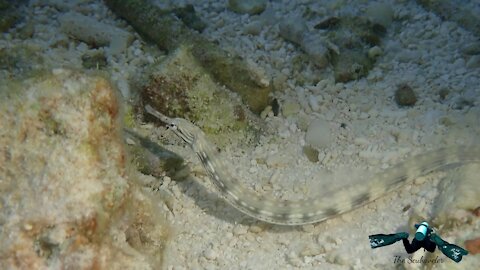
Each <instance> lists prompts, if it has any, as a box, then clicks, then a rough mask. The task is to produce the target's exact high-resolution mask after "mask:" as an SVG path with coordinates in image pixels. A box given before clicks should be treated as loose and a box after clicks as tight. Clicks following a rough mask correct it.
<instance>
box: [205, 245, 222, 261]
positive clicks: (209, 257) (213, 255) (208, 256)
mask: <svg viewBox="0 0 480 270" xmlns="http://www.w3.org/2000/svg"><path fill="white" fill-rule="evenodd" d="M203 256H204V257H205V258H206V259H207V260H215V259H216V258H217V256H218V255H217V253H216V252H215V251H214V250H213V249H212V248H209V249H207V250H205V251H204V252H203Z"/></svg>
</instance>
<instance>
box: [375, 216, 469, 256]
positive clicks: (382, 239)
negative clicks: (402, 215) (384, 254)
mask: <svg viewBox="0 0 480 270" xmlns="http://www.w3.org/2000/svg"><path fill="white" fill-rule="evenodd" d="M415 228H416V229H417V231H416V232H415V237H414V238H413V240H412V242H411V243H410V242H409V241H408V233H406V232H400V233H394V234H374V235H370V236H368V238H369V239H370V247H371V248H372V249H373V248H378V247H384V246H388V245H391V244H393V243H396V242H397V241H400V240H402V241H403V246H404V247H405V251H406V252H407V253H408V254H411V253H414V252H415V251H417V250H419V249H420V248H424V249H426V250H427V251H429V252H434V251H435V248H436V247H438V249H439V250H440V251H441V252H442V253H443V254H444V255H445V256H447V257H448V258H450V259H452V260H453V261H455V262H457V263H458V262H460V261H461V260H462V256H464V255H467V254H468V251H466V250H465V249H463V248H461V247H459V246H457V245H454V244H450V243H448V242H447V241H445V240H443V239H442V238H440V236H439V235H438V234H436V232H435V231H434V230H433V229H432V228H430V226H429V225H428V223H427V222H425V221H424V222H422V223H420V224H415Z"/></svg>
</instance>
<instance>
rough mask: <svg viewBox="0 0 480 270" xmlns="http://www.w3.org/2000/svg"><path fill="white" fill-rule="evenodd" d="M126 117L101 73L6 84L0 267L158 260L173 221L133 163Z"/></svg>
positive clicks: (0, 135)
mask: <svg viewBox="0 0 480 270" xmlns="http://www.w3.org/2000/svg"><path fill="white" fill-rule="evenodd" d="M119 113H120V107H119V104H118V102H117V98H116V94H115V91H114V89H113V88H112V87H111V85H110V84H109V82H108V81H107V80H105V79H104V78H102V77H97V76H88V75H86V74H82V73H77V72H72V71H67V70H55V71H53V73H47V74H44V75H43V76H37V77H35V78H30V79H26V80H24V81H22V82H4V83H2V84H1V85H0V126H1V127H2V128H1V129H0V265H1V266H2V269H139V268H140V269H158V267H160V266H161V263H162V251H163V248H164V247H165V244H166V241H167V239H168V235H169V234H168V232H169V230H168V226H167V223H166V221H165V220H164V218H162V217H164V215H162V209H159V207H158V206H157V205H158V198H157V201H156V202H154V201H153V200H152V198H151V197H150V196H149V194H145V193H143V192H142V189H141V188H140V187H139V186H138V185H137V184H136V181H135V175H134V174H133V173H134V172H133V171H131V170H130V169H129V167H130V165H129V160H128V159H127V155H126V152H125V149H124V145H123V138H122V136H121V125H120V124H119V121H118V115H119ZM135 235H140V236H141V239H142V242H140V243H138V242H136V241H134V237H135Z"/></svg>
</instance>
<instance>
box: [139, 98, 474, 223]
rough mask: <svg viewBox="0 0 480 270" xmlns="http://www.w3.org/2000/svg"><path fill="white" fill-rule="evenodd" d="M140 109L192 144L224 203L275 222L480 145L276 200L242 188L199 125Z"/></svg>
mask: <svg viewBox="0 0 480 270" xmlns="http://www.w3.org/2000/svg"><path fill="white" fill-rule="evenodd" d="M145 109H146V111H147V112H148V113H150V114H152V115H153V116H155V117H157V118H158V119H160V120H161V121H162V122H165V123H168V127H169V128H170V129H171V130H172V131H173V132H174V133H175V134H176V135H177V136H178V137H180V138H181V139H182V140H183V141H185V143H187V144H188V145H189V146H190V147H191V148H192V150H193V151H194V152H195V153H196V154H197V156H198V158H199V159H200V161H201V163H202V165H203V167H204V168H205V170H206V171H207V174H208V176H209V178H210V179H211V181H212V183H213V184H214V186H215V187H216V188H217V190H218V192H220V193H221V195H222V197H223V198H224V199H225V200H226V201H227V202H228V203H230V204H231V205H232V206H233V207H235V208H237V209H238V210H240V211H241V212H243V213H245V214H247V215H249V216H251V217H253V218H256V219H259V220H262V221H265V222H268V223H274V224H280V225H302V224H309V223H316V222H321V221H324V220H327V219H329V218H331V217H334V216H337V215H341V214H343V213H345V212H348V211H351V210H353V209H356V208H358V207H360V206H363V205H365V204H367V203H370V202H372V201H374V200H375V199H378V198H379V197H382V196H383V195H385V194H387V193H389V192H391V191H393V190H395V189H397V188H398V187H400V186H402V185H405V184H406V183H409V182H411V181H412V180H413V179H415V178H417V177H419V176H422V175H424V174H426V173H428V172H431V171H433V170H436V169H439V168H441V167H444V166H447V165H451V164H459V163H468V162H478V161H480V145H473V146H452V147H446V148H441V149H438V150H434V151H429V152H426V153H424V154H420V155H417V156H413V157H410V158H408V159H407V160H406V161H403V162H400V163H398V164H396V165H394V166H391V167H389V168H387V169H385V170H383V171H381V172H380V173H378V174H376V175H374V176H373V177H372V179H370V180H369V181H368V182H367V183H366V184H362V185H358V186H353V187H348V188H344V189H342V190H338V191H336V192H332V193H330V194H327V195H324V194H322V196H321V197H320V196H319V198H315V197H314V198H312V199H308V200H301V201H285V200H276V199H274V198H270V197H267V196H260V195H258V194H256V193H254V192H253V191H250V190H248V189H247V188H245V187H244V186H242V185H241V184H240V181H238V180H237V179H235V178H234V177H233V176H232V175H230V173H229V172H228V170H227V169H226V166H225V165H224V164H223V161H222V160H221V159H220V157H219V155H218V154H217V153H216V151H215V150H214V149H215V148H214V147H213V146H212V144H210V143H209V142H208V141H207V140H206V138H205V135H204V133H203V132H202V130H200V128H198V127H197V126H195V125H193V124H192V123H190V122H188V121H187V120H185V119H182V118H169V117H167V116H165V115H163V114H161V113H160V112H158V111H156V110H155V109H153V108H152V107H151V106H149V105H147V106H145Z"/></svg>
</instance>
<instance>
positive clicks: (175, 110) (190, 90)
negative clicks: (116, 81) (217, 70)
mask: <svg viewBox="0 0 480 270" xmlns="http://www.w3.org/2000/svg"><path fill="white" fill-rule="evenodd" d="M141 98H142V102H141V103H142V104H141V107H140V111H143V106H144V105H146V104H150V105H151V106H153V107H154V108H156V109H157V110H159V111H160V112H162V113H163V114H165V115H168V116H170V117H181V118H186V119H188V120H190V121H192V122H194V123H195V124H196V125H198V126H199V127H201V128H202V129H203V130H204V131H205V132H206V133H208V134H210V135H213V136H215V135H218V136H216V137H217V138H216V139H217V142H219V143H220V144H224V143H226V142H233V141H241V140H242V139H245V138H246V139H252V138H253V137H255V136H256V133H257V132H256V131H255V127H254V126H253V125H252V124H251V123H250V122H251V121H257V117H255V116H254V115H253V114H252V113H250V112H249V110H248V109H247V108H246V107H245V106H243V105H242V102H241V100H240V98H239V97H238V96H236V95H234V94H232V93H229V92H228V91H226V90H225V89H224V88H222V87H220V86H218V85H217V84H216V83H215V82H214V81H213V80H212V79H211V77H210V75H209V74H208V73H206V72H205V70H204V69H203V67H201V66H200V65H199V64H198V62H197V61H196V59H195V58H194V57H193V56H192V54H191V52H190V50H189V49H188V48H186V47H180V48H179V49H178V50H177V51H175V52H174V53H173V54H171V55H170V56H169V57H168V58H167V59H166V60H165V61H164V62H162V63H160V64H159V66H158V67H155V68H152V73H151V75H150V76H149V79H148V82H147V83H146V85H145V86H144V87H143V89H142V90H141ZM147 117H149V116H148V115H147ZM150 119H151V120H155V119H154V118H150Z"/></svg>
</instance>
